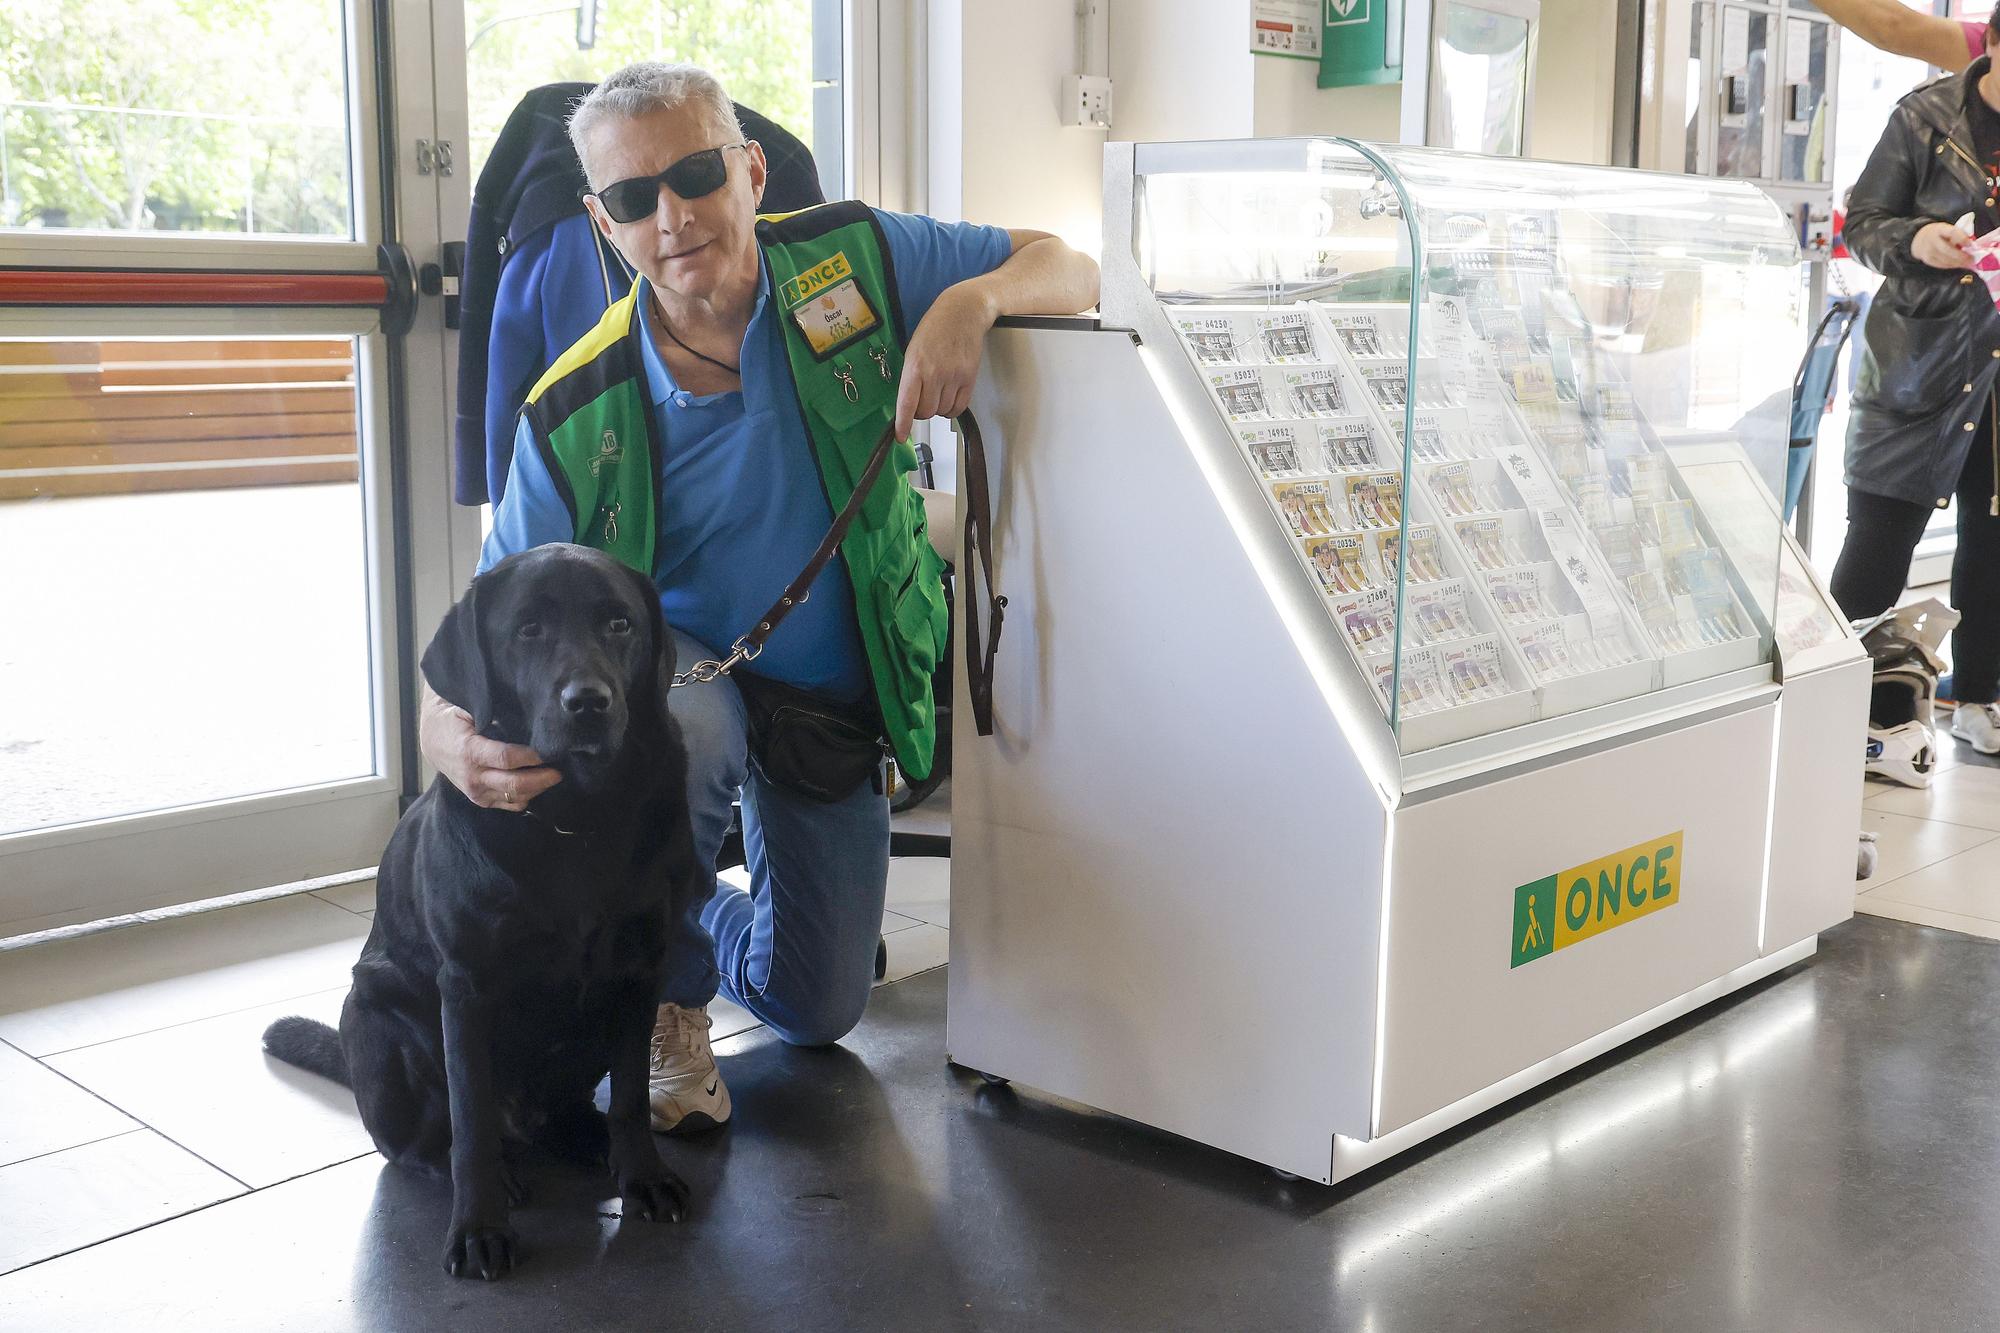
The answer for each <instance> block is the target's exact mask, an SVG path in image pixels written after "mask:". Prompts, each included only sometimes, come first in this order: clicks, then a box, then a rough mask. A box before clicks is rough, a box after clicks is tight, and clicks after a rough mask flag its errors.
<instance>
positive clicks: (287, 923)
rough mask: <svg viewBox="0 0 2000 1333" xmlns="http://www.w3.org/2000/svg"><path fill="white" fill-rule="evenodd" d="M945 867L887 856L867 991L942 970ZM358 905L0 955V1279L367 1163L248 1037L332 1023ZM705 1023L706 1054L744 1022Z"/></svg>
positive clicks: (371, 901)
mask: <svg viewBox="0 0 2000 1333" xmlns="http://www.w3.org/2000/svg"><path fill="white" fill-rule="evenodd" d="M949 865H950V863H949V862H947V861H943V860H938V859H935V858H928V857H910V858H901V859H898V860H896V861H895V862H893V863H892V865H891V868H890V875H889V910H888V911H887V912H886V913H885V914H884V917H883V922H882V930H883V935H884V937H885V938H886V939H887V941H888V946H889V971H888V975H887V977H886V978H885V981H884V983H883V984H887V983H888V982H894V981H901V980H903V979H905V978H907V977H911V976H915V975H916V974H918V973H920V972H925V971H928V970H930V969H932V968H935V967H942V966H943V965H944V963H945V960H946V952H947V942H948V940H949V936H948V935H947V934H946V933H945V927H946V925H947V924H948V922H949V919H950V918H949V916H948V913H947V910H946V907H947V904H946V898H947V894H948V889H949V882H950V880H949ZM724 878H726V879H732V880H735V881H736V882H738V883H741V882H743V880H742V871H741V870H740V869H739V870H736V871H733V872H727V873H725V875H724ZM374 911H375V889H374V883H373V882H372V881H363V882H360V883H355V884H347V885H343V886H341V887H339V888H337V889H326V890H320V891H317V892H314V893H308V894H300V895H298V896H296V897H292V898H279V899H274V900H271V901H268V902H260V903H253V904H250V905H247V906H242V907H232V908H227V909H225V910H221V911H215V912H206V913H201V914H198V915H193V916H187V917H181V918H178V919H175V920H171V921H162V922H156V923H152V924H148V925H140V926H132V927H129V928H125V929H121V930H113V931H107V932H104V933H102V934H97V935H88V936H84V937H82V938H79V939H73V940H65V941H62V942H59V943H54V944H46V945H38V946H35V947H31V948H26V949H19V950H16V951H13V952H10V953H0V1273H6V1272H8V1271H10V1270H14V1269H19V1268H22V1267H24V1266H26V1265H30V1264H35V1263H38V1262H40V1261H43V1260H46V1259H49V1258H52V1257H54V1256H56V1255H59V1254H63V1253H65V1252H67V1251H71V1250H75V1249H79V1248H82V1247H85V1246H89V1245H93V1244H96V1243H98V1242H101V1241H105V1240H109V1239H110V1238H112V1237H114V1236H118V1235H121V1234H123V1233H126V1232H129V1231H132V1230H134V1229H136V1228H141V1227H147V1226H151V1225H153V1224H156V1223H159V1222H162V1221H165V1220H166V1219H168V1218H171V1217H175V1216H178V1215H181V1214H184V1213H188V1212H191V1211H194V1210H196V1209H200V1208H203V1207H206V1206H207V1205H210V1204H213V1203H216V1202H217V1201H219V1200H223V1199H230V1198H235V1197H237V1196H241V1195H246V1194H250V1193H254V1192H256V1191H260V1190H264V1189H268V1188H269V1187H271V1186H273V1185H276V1184H279V1183H280V1182H282V1181H286V1180H290V1179H293V1178H294V1177H297V1176H301V1175H305V1174H307V1173H310V1172H315V1171H319V1170H321V1169H322V1168H325V1167H328V1166H331V1165H333V1164H335V1163H337V1162H344V1161H348V1160H351V1159H353V1158H356V1157H363V1156H367V1155H369V1154H370V1153H372V1151H373V1149H372V1146H371V1145H370V1143H369V1141H368V1135H367V1133H366V1132H365V1131H364V1130H363V1129H362V1127H361V1122H360V1120H359V1118H358V1117H357V1116H356V1114H355V1111H354V1100H353V1098H352V1097H351V1096H349V1095H348V1094H347V1093H346V1092H345V1091H343V1090H342V1089H340V1088H337V1087H335V1086H334V1085H332V1084H330V1083H328V1082H326V1081H325V1080H324V1079H320V1078H317V1077H314V1076H313V1075H311V1074H306V1073H302V1072H300V1071H299V1070H296V1069H292V1068H291V1067H289V1066H287V1065H283V1064H280V1063H278V1062H277V1061H275V1060H272V1059H270V1058H268V1057H267V1056H265V1055H264V1053H263V1051H262V1049H261V1047H260V1046H259V1042H258V1038H259V1036H260V1034H261V1033H262V1032H263V1030H264V1027H265V1025H266V1024H268V1023H269V1022H270V1021H271V1020H272V1019H273V1018H277V1017H280V1016H282V1015H284V1014H305V1015H308V1016H310V1017H314V1018H320V1019H324V1020H326V1021H328V1022H338V1020H339V1015H340V1006H341V1001H342V999H343V998H344V997H345V996H346V994H347V974H348V969H349V968H351V967H352V966H353V964H354V959H355V956H356V955H357V954H358V953H359V952H360V948H361V943H362V941H363V940H364V939H365V938H366V937H367V934H368V929H369V918H370V917H372V916H373V915H374ZM711 1013H712V1015H713V1017H714V1019H715V1027H714V1030H713V1036H714V1038H715V1039H716V1040H717V1041H722V1040H723V1039H725V1038H737V1039H741V1038H743V1037H745V1036H746V1035H748V1034H751V1033H752V1032H753V1031H754V1030H755V1029H757V1027H758V1024H757V1022H756V1020H755V1019H754V1018H752V1017H751V1016H750V1015H749V1014H748V1013H746V1012H745V1011H744V1010H742V1009H740V1008H738V1007H737V1006H735V1005H733V1004H730V1003H729V1002H728V1001H726V1000H717V1001H716V1003H715V1005H714V1006H712V1009H711ZM723 1049H725V1050H726V1049H727V1046H724V1047H723ZM5 1326H6V1325H5V1321H4V1320H0V1327H5Z"/></svg>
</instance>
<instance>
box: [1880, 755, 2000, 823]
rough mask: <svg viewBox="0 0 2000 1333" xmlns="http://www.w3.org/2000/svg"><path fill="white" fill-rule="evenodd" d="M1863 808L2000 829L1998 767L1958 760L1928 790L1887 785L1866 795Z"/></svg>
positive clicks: (1999, 771) (1999, 773)
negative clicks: (1980, 765)
mask: <svg viewBox="0 0 2000 1333" xmlns="http://www.w3.org/2000/svg"><path fill="white" fill-rule="evenodd" d="M1865 808H1867V809H1870V810H1884V811H1887V812H1889V813H1890V814H1897V815H1914V816H1916V817H1917V818H1919V819H1938V820H1943V821H1944V822H1945V823H1947V824H1963V825H1967V826H1969V827H1972V828H1982V829H1991V830H1995V831H2000V770H1995V769H1991V768H1982V767H1979V766H1977V765H1974V764H1970V763H1966V762H1964V761H1963V760H1961V761H1960V762H1959V763H1958V764H1956V765H1955V766H1953V767H1951V768H1949V769H1946V770H1945V771H1944V772H1942V773H1939V774H1938V775H1937V780H1936V781H1935V782H1933V783H1932V784H1931V786H1930V787H1929V789H1928V790H1923V791H1919V790H1917V789H1915V788H1911V787H1890V788H1888V789H1887V790H1885V791H1881V792H1878V793H1876V794H1874V795H1871V796H1870V797H1868V799H1867V802H1866V804H1865Z"/></svg>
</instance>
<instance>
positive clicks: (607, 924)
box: [264, 546, 705, 1279]
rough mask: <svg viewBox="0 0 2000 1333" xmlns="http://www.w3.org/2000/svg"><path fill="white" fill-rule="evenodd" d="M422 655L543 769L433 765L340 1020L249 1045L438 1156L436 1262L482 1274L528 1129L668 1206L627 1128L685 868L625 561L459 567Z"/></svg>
mask: <svg viewBox="0 0 2000 1333" xmlns="http://www.w3.org/2000/svg"><path fill="white" fill-rule="evenodd" d="M423 669H424V675H425V677H426V678H427V679H428V680H429V681H430V683H431V687H432V688H433V689H434V690H436V691H437V692H438V694H439V695H441V696H442V697H444V698H445V699H448V700H450V701H451V702H452V703H455V704H457V705H458V706H459V707H461V708H463V709H465V710H466V711H467V712H468V713H470V714H471V715H472V717H473V720H474V724H475V725H476V726H477V727H478V729H479V730H480V732H481V733H482V734H483V735H486V736H491V737H494V738H497V739H500V740H506V741H510V742H516V743H519V744H525V745H530V746H532V747H533V748H534V749H535V750H536V751H538V752H539V753H540V754H541V755H542V757H543V759H544V760H545V761H546V762H548V763H550V764H552V765H554V766H555V767H556V768H557V769H558V770H559V771H560V772H561V773H562V781H561V782H559V783H558V784H556V785H555V786H554V787H552V788H550V789H549V790H548V791H547V792H545V793H543V794H542V795H541V796H538V797H536V798H535V799H534V800H533V801H532V802H530V803H529V805H528V807H527V810H526V811H525V812H523V813H508V812H506V811H501V810H487V809H482V808H480V807H479V806H476V805H474V804H473V803H472V802H471V801H470V800H468V799H467V798H466V797H465V796H464V795H463V794H462V793H461V792H460V791H459V790H458V789H457V788H456V787H454V786H452V785H451V783H449V782H447V781H446V780H445V779H444V778H442V777H440V778H439V779H437V781H435V782H433V783H432V784H431V786H430V790H428V791H426V792H425V793H424V794H423V795H422V796H421V797H419V798H418V799H417V800H416V801H415V802H414V803H413V804H412V805H411V806H410V808H409V810H408V811H407V812H406V813H405V814H404V815H403V818H402V822H401V823H400V824H398V825H397V827H396V832H395V834H394V836H393V837H391V838H390V840H389V847H388V850H387V851H386V852H385V853H384V854H383V857H382V865H381V870H380V872H379V875H378V878H377V880H376V904H377V905H376V910H375V924H374V928H373V929H372V930H371V931H370V932H369V934H368V942H367V944H366V945H364V946H363V948H362V951H361V961H360V962H358V963H356V964H355V967H354V988H353V990H352V991H351V992H350V993H349V995H348V997H347V1004H346V1007H345V1009H343V1010H342V1012H341V1016H340V1031H339V1032H338V1033H336V1032H335V1031H334V1030H333V1029H332V1028H330V1027H328V1026H327V1025H326V1024H324V1023H317V1022H313V1021H311V1020H309V1019H304V1018H297V1017H293V1018H282V1019H279V1020H278V1021H277V1022H275V1023H273V1024H272V1025H271V1026H270V1028H269V1029H268V1030H266V1032H265V1033H264V1047H265V1049H266V1050H268V1051H269V1052H270V1053H271V1054H272V1055H274V1056H276V1057H277V1058H278V1059H280V1060H284V1061H286V1062H288V1063H290V1064H294V1065H297V1066H299V1067H300V1068H302V1069H308V1070H311V1071H313V1072H314V1073H318V1074H323V1075H325V1076H326V1077H328V1078H332V1079H335V1080H338V1081H339V1082H342V1083H345V1084H347V1085H348V1086H349V1087H351V1088H353V1089H354V1094H355V1099H356V1101H357V1102H358V1103H359V1105H360V1110H361V1119H362V1123H363V1124H365V1125H366V1126H367V1127H368V1132H369V1134H370V1135H372V1136H373V1137H374V1140H375V1146H376V1147H377V1148H378V1149H380V1150H381V1152H382V1155H383V1156H385V1157H387V1158H388V1159H389V1160H390V1161H392V1162H394V1163H396V1164H398V1165H400V1166H407V1167H414V1168H416V1169H418V1170H421V1171H425V1172H429V1173H433V1174H448V1175H449V1177H450V1179H451V1185H452V1221H451V1231H450V1234H449V1235H448V1237H447V1238H446V1243H445V1253H444V1266H445V1271H447V1272H449V1273H451V1274H452V1275H453V1276H467V1275H472V1274H477V1275H478V1276H479V1277H481V1278H489V1279H490V1278H495V1277H500V1276H502V1275H504V1274H505V1273H507V1272H508V1271H509V1270H510V1269H511V1268H512V1267H513V1263H514V1256H515V1241H514V1235H513V1232H512V1231H511V1229H510V1228H509V1226H508V1220H507V1213H508V1206H509V1204H510V1203H515V1202H519V1201H520V1197H521V1196H520V1191H519V1189H518V1186H517V1184H516V1180H515V1174H514V1166H513V1163H514V1162H515V1160H516V1159H518V1157H519V1155H520V1154H521V1153H522V1151H523V1150H525V1149H527V1148H529V1147H539V1148H542V1149H546V1150H548V1151H550V1152H552V1153H554V1154H555V1155H557V1156H559V1157H562V1158H565V1159H567V1160H570V1161H573V1162H577V1163H580V1164H584V1165H594V1166H596V1167H598V1168H599V1169H601V1168H602V1167H603V1166H604V1165H605V1164H606V1163H607V1162H608V1164H609V1165H610V1167H611V1169H612V1172H613V1174H614V1175H615V1176H616V1179H617V1184H618V1191H619V1193H620V1195H622V1196H623V1198H624V1201H625V1206H626V1208H627V1209H628V1210H636V1211H637V1212H638V1213H639V1214H640V1215H641V1216H644V1217H646V1218H648V1219H650V1220H653V1221H678V1220H680V1218H681V1216H682V1214H683V1212H684V1211H685V1209H686V1207H687V1202H688V1191H687V1186H686V1185H685V1184H683V1183H682V1182H681V1180H680V1179H679V1178H678V1177H677V1176H675V1175H674V1174H673V1173H672V1172H670V1171H668V1170H667V1169H666V1168H665V1167H664V1166H663V1165H662V1164H661V1162H660V1159H659V1154H658V1152H657V1151H656V1150H655V1148H654V1145H653V1137H652V1133H651V1131H650V1128H649V1126H648V1120H647V1104H646V1077H647V1041H648V1038H649V1036H650V1035H651V1033H652V1028H653V1016H654V1008H655V1005H656V1003H657V1001H658V998H659V992H660V985H661V980H662V975H663V969H664V965H665V949H666V939H667V927H668V922H669V921H670V919H672V914H675V913H678V912H680V911H682V910H683V909H684V908H685V907H686V906H687V905H688V904H689V902H690V899H691V896H692V895H694V894H697V893H699V892H701V891H702V890H703V888H704V887H705V885H704V877H703V876H702V875H700V874H699V873H698V865H697V862H696V858H695V855H694V839H693V835H692V832H691V830H690V826H689V821H688V810H687V800H686V783H687V757H686V753H685V751H684V749H683V748H682V744H681V737H680V732H679V729H678V728H677V727H676V726H675V724H674V721H673V719H672V717H671V716H670V715H669V714H668V712H667V689H668V687H669V684H670V682H671V681H672V678H673V669H674V652H673V640H672V639H671V638H670V637H669V635H668V634H667V632H666V627H665V625H664V623H663V621H662V619H661V615H660V603H659V597H658V596H657V594H656V593H655V592H654V589H653V586H652V584H651V583H650V582H649V581H648V580H647V579H645V578H644V577H642V576H641V575H639V574H637V573H635V572H634V571H632V570H630V569H628V568H626V567H625V566H624V565H621V564H619V563H618V562H616V561H615V560H613V559H611V558H610V557H608V556H605V555H603V554H600V553H598V552H595V551H590V550H586V549H585V548H583V547H580V546H543V547H537V548H536V549H534V550H531V551H526V552H523V553H521V554H519V555H515V556H511V557H509V558H508V559H506V560H503V561H501V562H500V563H499V564H497V565H495V566H494V567H493V568H492V569H491V570H490V571H488V572H487V573H486V574H484V575H482V576H480V577H479V578H477V579H474V580H473V583H472V586H471V588H470V590H469V591H467V593H466V595H465V597H464V598H463V599H462V600H461V601H460V602H459V603H458V604H457V605H456V606H454V607H453V608H452V609H451V611H450V613H449V614H447V615H446V617H445V619H444V623H443V624H442V625H441V626H439V628H438V632H437V635H436V637H435V638H433V639H432V640H431V644H430V647H429V648H427V649H426V650H425V652H424V658H423ZM607 1072H608V1073H609V1074H610V1076H611V1101H610V1115H609V1116H608V1117H607V1116H605V1115H601V1114H599V1113H598V1111H597V1109H596V1106H595V1104H594V1094H595V1089H596V1087H597V1085H598V1083H599V1081H600V1080H602V1079H603V1077H604V1076H605V1074H606V1073H607Z"/></svg>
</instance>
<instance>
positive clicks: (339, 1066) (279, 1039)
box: [264, 1014, 354, 1087]
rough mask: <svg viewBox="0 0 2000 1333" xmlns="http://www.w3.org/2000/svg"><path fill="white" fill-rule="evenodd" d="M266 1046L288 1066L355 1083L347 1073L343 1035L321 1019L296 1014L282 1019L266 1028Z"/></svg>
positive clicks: (350, 1084)
mask: <svg viewBox="0 0 2000 1333" xmlns="http://www.w3.org/2000/svg"><path fill="white" fill-rule="evenodd" d="M264 1049H265V1050H267V1051H269V1052H270V1053H271V1054H272V1055H275V1056H277V1057H278V1058H279V1059H280V1060H283V1061H284V1062H285V1063H286V1064H288V1065H297V1066H298V1067H299V1068H300V1069H303V1070H305V1071H307V1072H308V1073H313V1074H318V1075H319V1076H320V1077H321V1078H330V1079H332V1080H333V1081H334V1082H335V1083H339V1084H342V1085H343V1086H346V1087H353V1086H354V1084H353V1082H352V1081H351V1080H350V1078H349V1076H348V1073H347V1055H346V1053H345V1052H344V1051H342V1050H341V1049H340V1034H339V1033H338V1032H335V1031H334V1030H333V1029H332V1028H330V1027H328V1026H327V1025H326V1024H324V1023H322V1022H320V1021H319V1020H318V1019H315V1018H300V1017H299V1016H298V1015H296V1014H294V1015H292V1016H291V1017H290V1018H281V1019H279V1020H278V1021H277V1022H275V1023H273V1024H271V1026H269V1027H267V1028H265V1029H264Z"/></svg>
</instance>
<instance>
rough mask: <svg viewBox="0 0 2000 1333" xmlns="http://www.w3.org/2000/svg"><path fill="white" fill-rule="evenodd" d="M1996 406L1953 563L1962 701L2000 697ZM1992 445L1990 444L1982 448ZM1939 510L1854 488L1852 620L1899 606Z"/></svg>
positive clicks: (1846, 588) (1842, 584) (1970, 466)
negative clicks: (1921, 544)
mask: <svg viewBox="0 0 2000 1333" xmlns="http://www.w3.org/2000/svg"><path fill="white" fill-rule="evenodd" d="M1992 411H1993V409H1992V407H1991V405H1990V404H1989V406H1988V408H1987V415H1986V416H1985V417H1982V418H1981V419H1980V422H1979V429H1978V430H1977V431H1975V432H1974V433H1973V439H1974V440H1975V441H1976V443H1975V444H1974V445H1973V447H1972V449H1971V450H1969V451H1968V452H1967V454H1966V458H1965V470H1964V471H1963V472H1961V473H1959V477H1958V496H1957V503H1958V552H1957V554H1956V555H1955V556H1953V558H1952V562H1951V602H1952V605H1953V606H1954V607H1956V608H1957V609H1958V612H1959V616H1960V619H1959V622H1958V628H1957V629H1955V630H1953V631H1952V636H1951V658H1952V662H1951V686H1952V689H1951V693H1952V698H1953V699H1955V700H1956V701H1958V702H1959V703H1974V704H1983V703H1992V702H1993V701H1994V700H1995V699H1996V698H2000V518H1995V517H1994V516H1993V509H1992V506H1993V471H1994V460H1993V451H1992V448H1991V444H1992V440H1993V436H1992V433H1991V432H1992V431H1993V428H1994V423H1993V419H1992ZM1982 446H1985V447H1982ZM1936 513H1937V510H1936V509H1934V508H1932V507H1931V506H1930V505H1920V504H1912V503H1910V502H1909V501H1908V500H1892V499H1890V498H1889V497H1888V496H1886V495H1870V494H1869V493H1868V492H1866V491H1857V490H1855V489H1853V488H1852V487H1849V488H1848V492H1847V540H1846V541H1845V542H1844V543H1842V545H1841V548H1840V559H1839V561H1838V562H1837V563H1836V564H1835V565H1834V567H1833V583H1832V588H1831V591H1832V593H1833V600H1834V601H1836V602H1838V603H1840V610H1841V613H1842V614H1843V615H1845V616H1846V617H1847V618H1848V619H1849V620H1860V619H1862V618H1863V617H1866V616H1874V615H1880V614H1881V613H1882V612H1884V611H1886V610H1888V609H1889V608H1890V607H1892V606H1894V605H1895V604H1896V599H1897V598H1899V597H1901V596H1902V595H1903V587H1904V585H1905V584H1906V583H1907V582H1908V580H1909V577H1910V557H1911V555H1912V554H1914V553H1915V551H1916V549H1917V542H1918V540H1919V539H1921V538H1922V537H1923V535H1924V528H1925V526H1926V525H1928V524H1929V523H1930V521H1931V517H1932V515H1934V514H1936Z"/></svg>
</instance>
